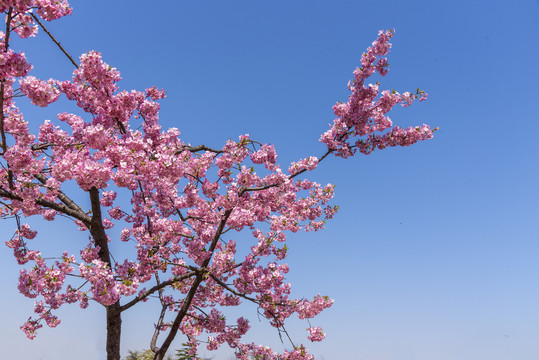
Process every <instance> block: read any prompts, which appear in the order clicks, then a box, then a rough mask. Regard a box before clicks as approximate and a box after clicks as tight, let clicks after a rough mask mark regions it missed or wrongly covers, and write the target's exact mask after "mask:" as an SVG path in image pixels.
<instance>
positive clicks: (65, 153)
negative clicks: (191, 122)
mask: <svg viewBox="0 0 539 360" xmlns="http://www.w3.org/2000/svg"><path fill="white" fill-rule="evenodd" d="M0 10H1V11H2V12H3V13H4V14H5V30H4V31H3V32H1V33H0V49H1V50H0V105H1V107H2V110H3V111H2V112H1V113H0V136H1V139H0V140H1V143H0V150H1V160H0V161H1V165H2V166H1V169H0V198H1V201H0V213H1V215H2V217H4V218H10V219H14V221H15V223H16V229H15V232H14V235H13V236H12V237H11V239H10V240H8V241H6V244H7V246H8V247H10V248H11V249H13V254H14V256H15V259H16V260H17V262H18V264H19V265H20V266H21V267H22V268H21V271H20V278H19V285H18V289H19V291H20V292H21V293H22V294H23V295H25V296H26V297H29V298H35V299H36V300H35V308H34V313H35V314H34V316H33V317H31V318H29V319H28V321H27V322H26V323H25V324H24V325H23V326H22V327H21V329H22V330H23V331H24V332H25V333H26V335H27V336H28V337H29V338H30V339H32V338H34V337H35V336H36V331H37V330H38V329H39V328H41V327H42V326H43V324H47V325H48V326H50V327H55V326H57V325H58V324H59V323H60V319H58V318H57V316H56V315H55V310H57V309H59V308H60V307H61V306H63V305H65V304H70V303H78V305H79V306H80V307H81V308H82V309H85V308H86V307H88V305H89V303H90V301H92V302H93V303H97V304H100V305H102V306H103V307H104V308H105V309H106V328H107V335H106V336H107V342H106V344H107V345H106V351H107V359H108V360H119V359H120V335H121V330H122V320H121V319H122V313H124V312H125V311H134V309H135V308H136V307H135V306H136V305H137V304H139V303H141V302H145V301H147V300H149V299H157V300H155V301H158V302H159V304H160V307H161V311H160V312H159V313H158V314H156V318H157V322H156V326H155V331H154V335H153V337H152V338H151V339H149V340H150V341H149V343H150V349H151V350H152V351H153V352H154V353H155V357H154V358H155V359H163V357H164V356H165V353H166V352H167V350H168V349H169V346H170V345H171V342H172V341H173V339H174V338H175V337H176V336H177V335H178V334H179V333H181V334H183V335H184V336H185V337H186V339H187V341H188V344H189V347H190V351H191V354H193V355H194V354H195V353H196V351H197V347H198V346H199V345H200V344H201V343H204V344H205V345H206V347H207V349H209V350H215V349H217V348H219V347H220V346H221V345H222V344H224V343H226V344H227V345H228V346H230V347H231V348H232V349H234V351H235V353H236V356H237V358H238V359H248V358H252V357H254V358H261V359H287V360H293V359H298V360H299V359H313V357H312V356H311V355H309V354H308V352H307V349H306V347H305V346H304V345H296V344H294V343H292V340H291V344H292V345H291V347H290V348H289V349H290V350H288V351H285V352H284V353H282V354H277V353H275V352H274V351H273V350H271V349H270V348H268V347H264V346H262V345H257V344H254V343H244V342H242V336H243V335H244V334H245V333H247V331H248V330H249V323H248V321H247V320H246V319H244V318H243V317H241V318H239V319H236V320H235V321H234V322H232V323H228V322H227V319H226V318H225V314H224V309H226V307H229V306H239V305H240V304H241V303H242V302H251V303H254V304H256V305H257V306H258V308H259V311H260V313H261V314H262V315H263V316H264V317H265V318H267V319H268V321H269V322H270V324H271V325H272V326H274V327H275V328H276V329H277V331H278V332H279V334H285V335H288V334H287V333H286V330H285V327H284V323H285V320H286V319H288V318H289V317H291V316H293V315H295V316H297V317H299V318H300V319H311V318H313V317H315V316H316V315H317V314H319V313H320V312H321V311H322V310H324V309H326V308H328V307H330V306H331V305H332V303H333V300H332V299H330V298H329V297H327V296H321V295H316V296H314V298H312V299H294V298H292V297H291V295H290V294H291V286H290V284H289V283H287V282H286V281H285V275H286V273H287V272H288V265H287V264H286V263H285V262H284V260H285V259H286V256H287V246H286V240H287V234H289V233H290V232H292V233H294V232H297V231H299V230H305V231H318V230H320V229H322V228H323V227H324V223H325V221H326V220H328V219H331V218H332V217H333V216H334V214H335V213H336V211H337V207H336V206H333V205H330V203H329V202H330V200H331V199H332V197H333V194H334V186H333V185H330V184H328V185H321V184H319V183H316V182H314V181H310V180H307V179H306V178H305V175H306V174H307V173H308V172H309V171H312V170H314V169H315V168H316V167H317V166H319V164H320V162H322V161H324V160H325V159H327V158H328V157H330V155H334V156H338V157H342V158H348V157H351V156H353V155H355V154H357V153H362V154H369V153H371V152H372V151H374V150H375V149H384V148H386V147H388V146H397V145H398V146H408V145H412V144H414V143H416V142H417V141H419V140H426V139H430V138H432V135H433V132H434V130H436V129H431V128H430V127H429V126H427V125H422V126H417V127H410V128H406V129H403V128H400V127H398V126H394V125H393V123H392V121H391V120H390V119H389V117H388V116H387V113H388V112H389V111H390V110H391V109H392V108H393V107H394V106H396V105H397V104H400V105H402V106H409V105H410V104H411V103H412V102H414V100H416V99H419V100H424V99H425V98H426V96H427V94H425V93H424V92H423V91H420V90H418V91H416V92H414V93H410V92H405V93H402V94H401V93H398V92H396V91H388V90H383V91H381V90H380V89H379V84H378V83H376V84H367V82H366V81H367V79H368V78H369V77H370V76H371V75H373V74H375V73H378V74H380V75H382V76H383V75H386V73H387V72H388V62H387V60H386V58H384V56H385V55H387V53H388V52H389V50H390V48H391V44H390V43H389V40H390V39H391V37H392V36H393V35H394V31H393V30H389V31H380V33H379V35H378V38H377V39H376V41H374V42H373V43H372V46H370V47H369V48H368V49H367V51H366V52H365V53H364V54H363V56H362V58H361V67H360V68H357V69H356V70H355V71H354V74H353V75H354V79H353V80H352V81H351V82H350V83H349V84H348V88H349V90H350V93H351V94H350V96H349V99H348V101H347V102H339V103H337V104H336V105H335V106H334V107H333V110H334V112H335V115H336V119H335V120H334V121H333V124H332V125H331V126H330V128H329V129H328V130H327V131H326V132H325V133H323V134H322V135H321V137H320V139H319V141H320V142H321V143H322V144H323V147H324V148H325V150H324V151H322V153H321V154H320V155H319V156H318V157H315V156H310V157H306V158H303V159H298V160H297V161H296V162H293V163H292V164H290V165H289V166H288V167H286V168H281V167H280V166H279V165H278V164H277V162H276V160H277V154H276V151H275V149H274V147H273V146H272V145H270V144H265V143H261V142H258V141H256V140H254V139H251V138H250V137H249V136H248V135H241V136H239V138H238V139H237V140H227V141H226V142H225V144H224V146H222V147H217V148H214V147H210V146H206V145H191V144H190V143H188V142H184V141H183V140H182V139H181V138H180V132H179V130H178V129H175V128H172V129H168V130H163V129H162V128H161V126H160V125H159V101H160V100H161V99H163V98H165V91H163V90H159V89H157V88H155V87H153V88H149V89H146V90H145V91H137V90H131V91H125V90H120V88H119V86H118V82H119V80H120V73H119V71H118V70H117V69H115V68H114V67H112V66H109V65H108V64H106V63H105V62H104V61H103V60H102V56H101V54H100V53H98V52H96V51H89V52H88V53H86V54H83V55H82V56H80V59H79V61H78V62H76V61H74V60H73V59H72V58H71V57H70V56H69V55H68V54H67V52H65V51H64V49H63V48H62V47H61V46H60V43H59V42H57V41H56V39H55V38H54V37H53V36H52V34H50V33H49V32H48V30H47V29H46V27H45V26H44V22H43V20H45V21H52V20H55V19H58V18H60V17H62V16H66V15H69V14H70V13H71V8H70V6H69V4H68V3H67V1H66V0H57V1H55V0H0ZM38 28H42V29H43V30H44V31H45V32H46V33H47V34H48V35H49V37H50V38H51V39H52V40H53V41H54V42H55V43H56V45H57V46H59V47H60V49H61V50H62V51H64V53H65V54H66V56H67V57H68V58H69V59H70V60H71V62H72V63H73V65H74V66H75V69H74V72H73V77H72V79H70V80H55V79H49V80H40V79H37V78H36V77H34V76H32V75H31V70H32V65H31V64H30V62H29V61H28V60H27V59H26V57H25V55H24V54H23V53H22V52H20V51H17V50H14V49H12V48H11V39H12V37H13V36H19V37H20V38H23V39H24V38H28V37H31V36H35V35H36V33H37V31H38ZM62 95H63V96H65V97H66V98H67V99H69V100H71V101H73V102H75V103H76V105H77V106H78V107H79V108H80V110H81V111H80V112H79V113H78V114H74V113H68V112H63V113H60V114H58V116H57V120H55V121H49V120H45V121H43V123H42V124H41V125H40V126H39V131H38V132H37V133H36V134H32V133H31V131H30V129H29V125H28V122H27V121H25V119H24V116H23V113H22V112H21V110H20V109H19V108H18V107H17V104H16V102H15V100H16V98H17V97H21V96H25V97H27V98H28V99H29V100H30V101H31V103H32V104H34V105H36V106H40V107H46V106H47V105H48V104H50V103H52V102H54V101H56V100H57V99H58V98H59V97H60V96H62ZM68 184H76V185H77V186H76V189H78V191H80V194H76V196H74V195H73V194H71V192H73V187H72V186H68ZM118 194H122V196H121V197H118V198H117V195H118ZM124 196H129V197H130V199H131V201H130V203H127V204H126V203H124V202H123V201H120V198H123V197H124ZM80 197H82V198H87V199H89V203H90V204H91V206H90V209H83V207H82V206H81V205H80V204H78V203H77V202H76V201H75V200H74V199H76V198H80ZM31 216H37V217H42V218H43V219H44V220H46V221H55V217H57V216H63V217H66V218H68V219H71V220H72V221H73V223H74V224H75V226H77V227H78V228H79V230H80V231H82V232H86V233H87V234H86V235H84V236H83V237H82V238H83V239H84V238H87V239H88V241H87V242H86V246H84V247H83V248H82V249H81V250H80V253H77V254H69V253H68V252H65V251H62V250H61V249H60V250H59V251H58V254H57V255H56V257H55V258H51V257H45V256H44V255H42V253H41V252H40V251H39V250H36V249H34V247H33V246H32V241H31V240H32V239H33V238H35V237H36V236H37V231H36V230H34V229H32V228H31V227H30V226H29V225H28V224H27V223H24V221H23V220H24V218H27V217H31ZM113 227H116V229H118V228H119V229H122V230H121V232H118V234H120V235H119V236H109V235H110V234H111V231H110V229H111V228H113ZM239 231H244V232H247V233H250V234H251V235H250V236H251V238H252V240H251V241H252V244H251V246H250V248H249V250H248V251H247V252H244V251H243V250H239V249H240V248H241V249H244V248H246V247H245V246H237V244H236V241H235V240H234V239H235V235H234V234H235V233H236V232H239ZM111 242H114V243H117V242H123V243H125V244H124V245H125V246H124V247H123V248H125V249H126V251H125V253H115V254H112V252H111V250H110V247H109V244H110V243H111ZM324 336H325V334H324V332H323V330H322V329H321V328H320V327H309V329H308V332H307V336H306V337H307V339H308V340H310V341H321V340H322V339H324Z"/></svg>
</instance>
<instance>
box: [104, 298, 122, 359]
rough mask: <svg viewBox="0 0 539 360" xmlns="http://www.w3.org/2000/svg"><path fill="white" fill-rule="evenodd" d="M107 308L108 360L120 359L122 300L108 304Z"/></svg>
mask: <svg viewBox="0 0 539 360" xmlns="http://www.w3.org/2000/svg"><path fill="white" fill-rule="evenodd" d="M106 310H107V360H120V338H121V334H122V313H121V312H120V302H119V301H118V302H116V303H115V304H112V305H109V306H106Z"/></svg>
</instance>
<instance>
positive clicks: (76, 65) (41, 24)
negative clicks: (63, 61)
mask: <svg viewBox="0 0 539 360" xmlns="http://www.w3.org/2000/svg"><path fill="white" fill-rule="evenodd" d="M29 14H30V15H31V16H32V17H33V18H34V20H35V21H36V22H37V23H38V24H39V26H41V28H42V29H43V31H45V32H46V33H47V35H49V37H50V38H51V40H52V41H54V43H55V44H56V45H57V46H58V47H59V48H60V50H62V52H63V53H64V54H65V56H67V58H68V59H69V61H71V63H72V64H73V65H74V66H75V67H76V68H77V69H78V68H79V65H78V64H77V63H76V62H75V60H73V58H72V57H71V55H69V54H68V53H67V51H65V49H64V48H63V47H62V45H60V43H59V42H58V40H56V39H55V38H54V36H52V34H51V33H50V32H49V30H47V28H46V27H45V25H43V23H42V22H41V21H39V18H38V17H37V16H36V15H35V14H34V13H29Z"/></svg>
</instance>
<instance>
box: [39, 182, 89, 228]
mask: <svg viewBox="0 0 539 360" xmlns="http://www.w3.org/2000/svg"><path fill="white" fill-rule="evenodd" d="M34 177H35V178H36V179H37V180H39V181H40V182H41V183H42V184H46V183H47V177H46V176H45V175H43V174H35V175H34ZM58 199H60V201H61V202H63V203H64V204H65V205H66V206H67V207H69V208H70V209H73V210H75V211H78V212H79V213H80V214H81V215H85V216H87V215H86V213H85V212H84V211H83V210H82V208H81V207H80V206H79V205H77V204H76V203H75V202H74V201H73V200H71V199H70V198H69V197H68V196H67V195H66V194H64V193H63V192H62V191H58ZM88 218H89V217H88Z"/></svg>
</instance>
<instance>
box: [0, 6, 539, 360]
mask: <svg viewBox="0 0 539 360" xmlns="http://www.w3.org/2000/svg"><path fill="white" fill-rule="evenodd" d="M72 5H73V7H74V12H73V15H72V16H70V17H68V18H65V19H62V20H60V21H57V22H55V23H51V24H50V29H51V30H52V31H53V33H54V34H55V36H56V37H57V38H58V39H59V40H60V42H61V43H62V44H63V45H64V46H65V47H66V49H67V50H68V51H69V52H70V53H71V54H73V55H74V56H75V57H77V56H79V55H80V54H81V53H84V52H86V51H88V50H92V49H95V50H98V51H100V52H101V53H102V54H103V57H104V59H105V61H107V62H108V63H109V64H111V65H112V66H114V67H116V68H118V70H119V71H120V72H121V73H122V77H123V79H124V80H122V82H121V83H120V86H121V87H122V88H123V89H132V88H136V89H140V90H142V89H144V88H147V87H150V86H152V85H156V86H157V87H159V88H165V89H166V90H167V91H168V98H167V99H166V100H164V101H163V102H162V111H161V119H162V124H163V125H164V127H165V128H168V127H177V128H179V129H180V131H181V132H182V139H183V140H185V141H188V142H190V143H192V144H193V145H197V144H201V143H204V144H206V145H211V146H214V147H219V146H222V144H224V142H225V141H226V139H228V138H233V139H236V138H237V136H238V135H240V134H244V133H249V134H250V135H251V137H252V138H254V139H257V140H259V141H261V142H268V143H273V144H274V145H275V146H276V149H277V151H278V154H279V162H280V163H281V164H282V165H283V167H286V166H285V165H286V164H288V163H290V162H291V161H295V160H297V159H299V158H301V157H304V156H308V155H319V154H321V153H322V152H323V151H324V147H323V146H322V145H321V144H319V143H318V138H319V136H320V134H321V133H322V132H324V131H325V130H326V129H327V128H328V124H329V123H330V122H331V121H332V120H333V118H334V116H333V114H332V110H331V107H332V106H333V105H334V103H335V102H336V101H346V99H347V96H348V90H347V88H346V83H347V82H348V80H350V79H351V78H352V71H353V70H354V68H355V67H356V65H358V64H359V60H360V57H361V54H362V52H363V51H364V50H365V48H366V47H367V46H369V45H370V44H371V42H372V41H373V40H374V39H375V38H376V35H377V33H378V30H380V29H388V28H395V29H396V35H395V37H394V38H393V41H392V42H393V48H392V51H391V53H390V55H389V61H390V63H391V68H390V72H389V74H388V75H387V76H386V77H384V78H382V79H381V82H382V85H381V87H382V88H387V89H396V90H398V91H401V92H403V91H406V90H412V91H413V90H415V89H416V88H418V87H419V88H421V89H424V90H426V91H427V92H428V93H429V94H430V97H429V100H428V101H426V102H422V103H420V104H414V105H413V106H412V107H411V108H407V109H396V110H395V111H394V112H393V114H391V117H392V119H393V121H394V122H395V123H397V124H399V125H402V126H408V125H416V124H417V125H421V124H423V123H427V124H430V125H432V126H438V127H440V130H439V131H438V132H436V134H435V138H434V139H433V140H430V141H428V142H423V143H421V144H417V145H415V146H413V147H409V148H391V149H386V150H384V151H379V152H375V153H373V154H371V155H369V156H361V155H358V156H356V157H354V158H352V159H348V160H342V159H336V158H333V159H329V161H325V163H323V165H321V166H320V167H319V168H318V169H317V170H316V171H315V172H313V173H311V174H309V177H308V178H309V179H311V180H316V181H318V182H321V183H327V182H331V183H334V184H336V185H337V187H336V193H337V195H336V197H335V200H334V203H335V204H337V205H339V206H340V212H339V213H338V215H337V216H336V217H335V219H333V220H332V221H331V222H330V223H328V225H327V228H326V230H324V231H321V232H318V233H302V234H294V235H292V236H290V237H289V239H290V244H289V248H290V250H289V254H290V256H289V261H288V263H289V265H290V268H291V272H290V273H289V274H288V275H289V276H288V279H289V280H290V281H291V282H292V284H293V289H294V291H295V294H297V296H299V297H301V296H311V295H314V294H316V293H322V294H327V295H329V296H331V297H333V298H334V299H335V304H334V306H333V307H332V308H331V309H330V310H328V311H326V312H325V313H323V314H322V315H321V316H320V317H318V318H317V319H316V320H315V321H313V322H312V323H313V325H316V326H323V328H324V330H325V332H326V333H327V339H326V340H325V341H324V342H322V343H317V344H309V345H308V347H309V348H310V349H311V350H312V352H313V353H314V354H315V356H316V358H317V359H325V360H336V359H351V360H432V359H437V360H438V359H439V360H477V359H489V360H513V359H519V360H528V359H529V360H531V359H537V358H538V357H539V347H538V346H537V339H538V338H539V308H538V306H537V304H538V302H539V260H538V255H539V242H538V240H539V230H538V227H537V224H538V223H539V219H538V218H539V206H538V199H539V191H538V185H537V184H538V183H539V166H538V161H537V157H538V155H539V154H538V140H537V134H538V133H539V121H538V120H539V117H538V114H539V111H538V110H537V104H538V101H537V98H538V96H539V85H538V83H539V81H538V80H539V68H538V67H537V63H539V46H538V44H539V21H537V19H539V1H537V0H534V1H532V0H528V1H524V0H522V1H521V0H515V1H511V2H509V1H496V0H491V1H452V2H445V1H444V2H442V1H411V2H410V1H407V2H403V1H396V0H388V1H384V2H380V1H351V0H350V1H345V0H333V1H331V2H330V1H306V0H305V1H272V2H261V1H256V2H255V1H251V2H248V1H234V0H232V1H226V2H225V1H215V0H208V1H204V2H183V1H177V2H176V1H163V2H159V5H157V6H156V5H149V3H148V2H142V1H130V2H126V1H115V2H112V1H102V0H93V1H81V0H78V1H75V0H74V1H72ZM23 44H24V46H25V48H24V49H23V51H24V52H25V53H26V55H27V57H28V58H29V60H30V61H31V62H32V63H33V64H34V65H35V72H34V74H35V75H36V76H38V77H42V78H49V77H55V78H58V79H65V78H69V77H70V74H71V71H72V68H71V65H70V63H69V62H68V61H67V60H66V59H65V58H63V57H62V55H61V54H60V52H59V51H58V50H57V48H55V46H54V45H53V44H52V43H51V42H50V41H49V40H48V38H47V37H46V36H45V35H44V34H43V33H40V34H39V35H38V37H37V38H36V39H32V40H29V41H25V42H24V43H22V42H20V43H19V44H17V45H21V46H22V45H23ZM55 106H56V107H55ZM62 106H63V105H62V104H55V105H54V106H52V107H51V108H50V109H47V110H46V111H42V112H39V111H34V110H33V109H27V110H26V109H25V108H24V107H22V109H21V110H22V111H23V113H24V114H25V115H26V117H27V119H28V120H29V121H30V122H31V123H32V121H33V124H36V125H37V124H38V123H39V122H41V121H42V120H43V119H44V118H54V116H55V115H54V112H56V113H57V112H60V111H64V110H65V109H63V108H62ZM42 226H43V230H41V232H40V235H39V238H38V239H37V240H36V242H37V241H39V243H38V244H42V245H39V246H43V247H44V248H45V249H50V250H51V251H52V249H63V248H66V247H67V248H72V249H73V251H77V250H76V249H77V248H80V247H82V246H84V244H86V238H85V236H86V235H82V234H81V233H79V232H74V231H71V230H69V229H68V227H69V226H68V225H67V224H62V223H59V224H52V225H51V224H43V225H42ZM13 228H14V224H12V223H10V222H8V221H4V222H1V223H0V230H1V231H2V234H4V237H5V240H8V239H9V237H10V235H11V233H12V229H13ZM38 230H39V228H38ZM39 246H38V245H37V244H36V247H39ZM56 252H57V253H60V250H57V251H56ZM0 257H1V258H2V262H1V263H0V270H1V271H2V273H3V274H4V276H2V277H1V278H0V287H2V288H3V289H4V297H3V300H2V306H1V308H0V324H1V325H0V337H1V338H2V339H3V343H4V344H10V346H3V350H2V353H3V356H4V357H6V358H15V357H17V358H21V359H36V360H38V359H42V360H49V359H51V360H52V359H64V358H65V359H67V358H73V357H75V356H76V357H77V358H78V359H81V360H91V359H104V351H103V349H104V335H103V334H104V314H103V311H102V310H101V309H100V308H99V307H98V306H95V305H94V306H92V307H91V308H90V309H88V310H86V311H80V310H79V309H78V307H76V306H73V307H71V308H69V307H68V308H66V309H65V310H63V311H62V312H61V313H60V315H61V318H62V320H63V322H62V324H61V325H60V326H59V327H58V328H56V329H48V328H46V329H42V330H41V331H40V333H39V335H38V338H37V339H36V340H34V341H30V340H27V339H26V338H25V337H24V334H23V333H22V332H20V331H19V330H18V327H19V326H20V325H21V324H22V323H23V322H24V321H25V320H26V319H27V318H28V316H30V313H31V311H32V307H33V306H32V304H33V300H32V299H26V298H24V297H23V296H22V295H20V294H19V293H18V292H17V289H16V284H17V275H18V270H19V269H18V268H17V266H16V262H15V260H14V259H13V257H12V255H11V254H10V251H9V249H7V248H6V247H0ZM142 310H143V312H139V313H133V314H127V316H126V317H125V320H124V321H125V325H126V327H127V328H126V330H125V332H124V340H123V345H122V346H123V349H124V351H126V350H127V349H142V348H145V347H147V344H148V341H149V336H150V333H151V326H152V324H153V322H154V321H155V320H154V319H153V317H149V316H147V314H148V313H149V312H150V311H151V310H152V308H151V307H150V306H148V307H147V308H143V309H142ZM242 314H244V315H246V316H247V317H249V318H251V319H252V322H253V324H255V328H254V329H253V333H252V334H251V338H252V340H253V341H258V342H261V343H265V344H269V345H272V346H275V347H276V348H279V347H280V346H281V345H280V342H279V339H278V336H277V334H276V333H275V332H274V331H273V329H271V328H269V326H266V325H265V324H264V323H263V322H262V323H260V324H259V323H258V320H257V317H256V310H255V309H253V308H249V307H246V308H243V309H242ZM306 327H307V324H305V323H304V322H296V323H294V322H292V323H291V325H290V330H291V331H292V332H293V334H294V337H295V338H296V339H301V341H304V339H305V338H304V336H305V330H304V329H305V328H306ZM180 342H181V341H178V342H177V343H176V346H179V343H180ZM202 353H204V352H202ZM227 356H228V355H227V354H219V355H216V357H215V358H214V359H216V360H219V359H227Z"/></svg>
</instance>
